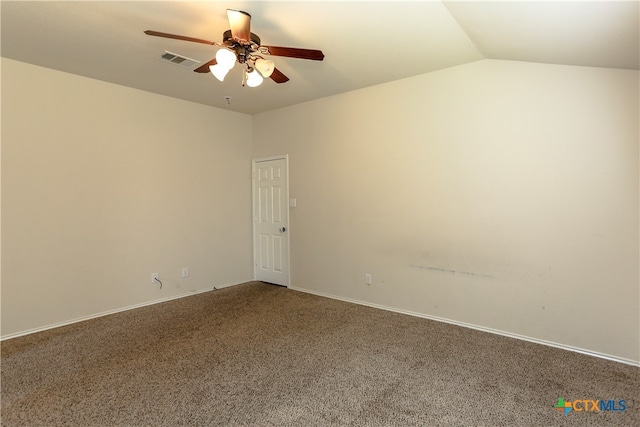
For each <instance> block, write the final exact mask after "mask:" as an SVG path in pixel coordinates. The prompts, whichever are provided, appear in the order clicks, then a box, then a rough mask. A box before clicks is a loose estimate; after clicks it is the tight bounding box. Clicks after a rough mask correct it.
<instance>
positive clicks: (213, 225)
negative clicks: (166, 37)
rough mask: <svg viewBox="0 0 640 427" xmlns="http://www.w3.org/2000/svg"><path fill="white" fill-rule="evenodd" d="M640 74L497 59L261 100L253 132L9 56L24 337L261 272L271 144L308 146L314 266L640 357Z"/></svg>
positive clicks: (299, 258)
mask: <svg viewBox="0 0 640 427" xmlns="http://www.w3.org/2000/svg"><path fill="white" fill-rule="evenodd" d="M638 92H639V87H638V73H637V72H634V71H623V70H607V69H596V68H584V67H565V66H553V65H541V64H527V63H518V62H505V61H480V62H476V63H473V64H468V65H464V66H459V67H455V68H451V69H447V70H442V71H438V72H435V73H430V74H426V75H422V76H417V77H414V78H410V79H406V80H401V81H396V82H392V83H388V84H385V85H381V86H377V87H373V88H368V89H363V90H360V91H355V92H351V93H346V94H342V95H338V96H334V97H330V98H325V99H321V100H318V101H314V102H309V103H305V104H301V105H298V106H293V107H290V108H286V109H282V110H278V111H274V112H269V113H264V114H260V115H257V116H254V117H253V118H252V119H251V120H252V121H253V138H252V137H251V136H250V135H246V134H245V135H243V134H241V133H238V132H233V131H232V129H234V128H235V127H236V126H240V125H242V124H246V121H247V119H248V117H247V116H246V115H241V114H236V113H232V112H228V111H224V110H219V109H213V108H209V107H204V106H200V105H196V104H192V103H188V102H184V101H179V100H175V99H170V98H166V97H162V96H158V95H153V94H149V93H145V92H140V91H136V90H133V89H129V88H125V87H121V86H115V85H110V84H107V83H103V82H99V81H95V80H90V79H86V78H83V77H78V76H73V75H69V74H64V73H60V72H57V71H52V70H48V69H43V68H39V67H35V66H31V65H27V64H23V63H19V62H15V61H12V60H8V59H4V58H3V59H2V164H1V167H2V168H1V173H2V217H1V219H2V235H1V237H2V271H1V280H2V336H3V337H6V336H10V335H12V334H17V333H21V332H24V331H28V330H29V329H32V328H41V327H46V326H49V325H54V324H57V323H63V322H67V321H71V320H74V319H78V318H82V317H85V316H92V315H95V314H99V313H102V312H105V311H109V310H117V309H121V308H125V307H129V306H132V305H136V304H145V303H149V302H153V301H156V300H160V299H163V298H171V297H174V296H179V295H184V294H188V293H189V292H194V291H200V290H206V289H211V288H212V287H213V286H221V285H225V284H233V283H239V282H243V281H246V280H249V279H251V277H252V262H251V254H252V251H251V212H250V211H251V199H250V188H251V183H250V159H251V157H254V158H257V157H266V156H272V155H279V154H289V155H290V181H291V185H290V191H291V196H292V197H295V198H297V201H298V206H297V207H296V208H293V209H292V210H291V254H292V255H291V272H292V277H291V281H292V285H293V286H294V287H298V288H301V289H305V290H308V291H312V292H318V293H323V294H327V295H333V296H337V297H340V298H347V299H353V300H356V301H362V302H365V303H369V304H378V305H381V306H385V307H390V308H394V309H399V310H404V311H411V312H415V313H418V314H423V315H426V316H432V317H439V318H442V319H449V320H451V321H454V322H460V323H467V324H471V325H477V326H479V327H482V328H489V329H495V330H499V331H503V332H506V333H508V334H518V335H522V336H525V337H531V338H534V339H536V340H547V341H550V342H554V343H559V344H561V345H564V346H574V347H576V348H579V349H585V350H588V351H591V352H597V353H601V354H606V355H611V356H614V357H616V358H619V359H627V360H631V361H636V362H638V361H640V355H639V353H638V352H639V350H638V349H639V347H640V343H639V338H638V337H639V335H640V331H639V320H640V319H639V312H640V310H639V300H640V295H639V285H638V282H639V277H638V257H639V252H638V235H639V230H638V223H639V218H640V215H639V212H638V205H639V200H638V199H639V191H638V188H639V176H638V154H639V153H638V145H639V139H640V138H639V129H638V114H639V111H638ZM252 141H253V150H252V148H251V147H252ZM185 266H188V267H189V268H190V269H191V275H190V277H189V278H187V279H182V278H180V269H181V268H182V267H185ZM155 271H157V272H159V273H160V277H161V279H163V282H164V287H163V289H162V290H160V289H159V287H158V286H157V285H152V284H150V282H149V281H150V280H149V276H150V273H152V272H155ZM365 273H370V274H372V276H373V284H372V285H371V286H367V285H365V284H364V283H363V277H364V274H365Z"/></svg>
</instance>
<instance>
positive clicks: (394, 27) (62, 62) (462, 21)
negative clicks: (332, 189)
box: [0, 0, 640, 114]
mask: <svg viewBox="0 0 640 427" xmlns="http://www.w3.org/2000/svg"><path fill="white" fill-rule="evenodd" d="M638 6H639V2H638V1H637V0H636V1H610V0H602V1H592V2H585V1H576V0H573V1H566V2H565V1H535V2H525V1H504V0H503V1H487V2H485V1H438V0H433V1H408V2H401V1H372V2H368V1H333V2H329V1H283V2H276V1H229V2H226V1H208V2H203V1H198V2H190V1H139V2H135V1H122V2H120V1H65V2H58V1H42V2H39V1H4V0H3V1H2V2H1V9H0V15H1V18H2V21H1V27H0V29H1V35H2V37H1V42H2V44H1V54H2V56H4V57H7V58H11V59H15V60H18V61H22V62H27V63H31V64H35V65H39V66H43V67H48V68H52V69H56V70H60V71H64V72H68V73H73V74H78V75H81V76H86V77H90V78H94V79H98V80H104V81H107V82H112V83H116V84H119V85H124V86H129V87H132V88H137V89H141V90H144V91H149V92H154V93H158V94H162V95H166V96H170V97H174V98H180V99H184V100H188V101H192V102H196V103H201V104H205V105H211V106H214V107H219V108H225V109H229V110H232V111H236V112H242V113H247V114H256V113H260V112H263V111H268V110H273V109H276V108H281V107H285V106H288V105H293V104H297V103H300V102H305V101H309V100H312V99H317V98H322V97H326V96H330V95H334V94H337V93H342V92H347V91H351V90H355V89H359V88H363V87H367V86H372V85H377V84H381V83H385V82H388V81H392V80H397V79H402V78H406V77H411V76H414V75H418V74H424V73H428V72H431V71H435V70H439V69H443V68H447V67H452V66H456V65H460V64H465V63H469V62H473V61H477V60H480V59H485V58H490V59H503V60H516V61H530V62H541V63H554V64H566V65H578V66H590V67H612V68H624V69H633V70H638V69H639V62H640V61H639V51H640V45H639V44H640V42H639V39H640V36H639V30H638V28H639V7H638ZM227 8H230V9H238V10H244V11H247V12H249V13H250V14H251V16H252V20H251V31H252V32H254V33H256V34H257V35H258V36H260V38H261V39H262V43H263V44H264V45H275V46H288V47H300V48H308V49H321V50H322V51H323V52H324V54H325V59H324V61H322V62H318V61H309V60H302V59H294V58H283V57H273V56H272V57H270V59H273V60H275V62H276V67H277V68H278V69H279V70H280V71H282V72H283V73H284V74H286V75H287V76H288V77H289V78H290V79H291V80H290V81H289V82H287V83H283V84H276V83H275V82H273V81H272V80H270V79H266V80H265V82H264V83H263V84H262V85H261V86H260V87H257V88H249V87H242V86H241V80H242V75H241V71H240V67H236V68H234V69H233V70H232V71H231V72H230V73H229V75H228V76H227V78H226V79H225V81H224V82H219V81H218V80H216V79H215V77H213V76H212V75H211V74H209V73H208V74H200V73H194V72H193V71H192V70H193V69H194V68H196V67H197V65H194V66H192V67H191V68H186V67H183V66H180V65H176V64H172V63H169V62H166V61H163V60H161V59H159V58H160V56H161V55H162V54H163V53H164V52H165V51H169V52H173V53H177V54H179V55H182V56H186V57H188V58H192V59H195V60H198V61H201V62H202V63H204V62H207V61H209V60H210V59H212V58H213V57H214V56H215V52H216V50H217V47H215V46H210V45H205V44H200V43H191V42H185V41H181V40H174V39H166V38H159V37H152V36H148V35H146V34H144V33H143V31H144V30H148V29H150V30H156V31H161V32H167V33H173V34H180V35H187V36H191V37H196V38H201V39H207V40H211V41H222V33H223V32H224V31H225V30H227V29H228V28H229V24H228V21H227V16H226V12H225V9H227ZM226 96H229V97H231V101H230V105H227V102H226V101H225V97H226Z"/></svg>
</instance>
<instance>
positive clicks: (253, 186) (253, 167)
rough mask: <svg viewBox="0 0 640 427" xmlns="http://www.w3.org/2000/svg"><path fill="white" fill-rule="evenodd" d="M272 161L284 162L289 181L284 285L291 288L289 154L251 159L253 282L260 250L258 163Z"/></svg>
mask: <svg viewBox="0 0 640 427" xmlns="http://www.w3.org/2000/svg"><path fill="white" fill-rule="evenodd" d="M271 160H284V167H285V171H286V174H287V179H286V182H285V185H286V187H287V188H285V201H286V203H285V205H286V206H285V207H286V209H287V222H286V224H285V225H284V227H287V232H286V233H284V234H285V236H284V238H285V239H286V243H287V253H286V262H287V268H286V270H287V271H286V275H287V284H286V285H283V286H285V287H287V288H288V287H290V286H291V239H290V238H289V236H290V234H291V227H290V226H289V224H290V222H291V221H290V219H289V214H290V213H291V210H290V209H289V155H288V154H283V155H280V156H269V157H259V158H257V159H251V230H252V232H251V239H252V242H251V246H252V247H253V280H257V274H256V271H257V268H258V264H257V262H258V256H257V251H258V248H257V247H256V197H255V196H256V179H257V172H256V165H257V164H258V163H262V162H268V161H271Z"/></svg>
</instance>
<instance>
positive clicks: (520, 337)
mask: <svg viewBox="0 0 640 427" xmlns="http://www.w3.org/2000/svg"><path fill="white" fill-rule="evenodd" d="M289 289H292V290H294V291H300V292H305V293H308V294H313V295H318V296H321V297H325V298H331V299H336V300H340V301H345V302H350V303H353V304H359V305H364V306H367V307H373V308H378V309H381V310H387V311H393V312H396V313H400V314H407V315H409V316H415V317H422V318H424V319H429V320H435V321H436V322H443V323H449V324H451V325H457V326H463V327H465V328H470V329H475V330H478V331H482V332H488V333H490V334H496V335H502V336H505V337H509V338H515V339H518V340H522V341H529V342H532V343H535V344H542V345H546V346H549V347H555V348H560V349H562V350H568V351H573V352H575V353H581V354H586V355H587V356H594V357H599V358H601V359H606V360H611V361H613V362H619V363H624V364H626V365H631V366H636V367H640V361H636V360H631V359H626V358H623V357H617V356H612V355H609V354H605V353H599V352H597V351H591V350H586V349H583V348H579V347H573V346H570V345H566V344H559V343H555V342H552V341H546V340H541V339H538V338H531V337H527V336H525V335H519V334H514V333H511V332H506V331H501V330H498V329H492V328H487V327H484V326H478V325H474V324H471V323H465V322H459V321H457V320H451V319H446V318H444V317H437V316H431V315H429V314H424V313H417V312H414V311H409V310H402V309H398V308H394V307H387V306H384V305H380V304H373V303H370V302H365V301H359V300H355V299H351V298H344V297H340V296H336V295H332V294H326V293H324V292H318V291H313V290H310V289H304V288H298V287H294V286H289Z"/></svg>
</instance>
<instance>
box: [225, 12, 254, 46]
mask: <svg viewBox="0 0 640 427" xmlns="http://www.w3.org/2000/svg"><path fill="white" fill-rule="evenodd" d="M227 18H229V25H230V26H231V36H232V37H233V38H234V39H236V40H242V41H245V42H250V41H251V15H249V14H248V13H247V12H243V11H241V10H233V9H227Z"/></svg>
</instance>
